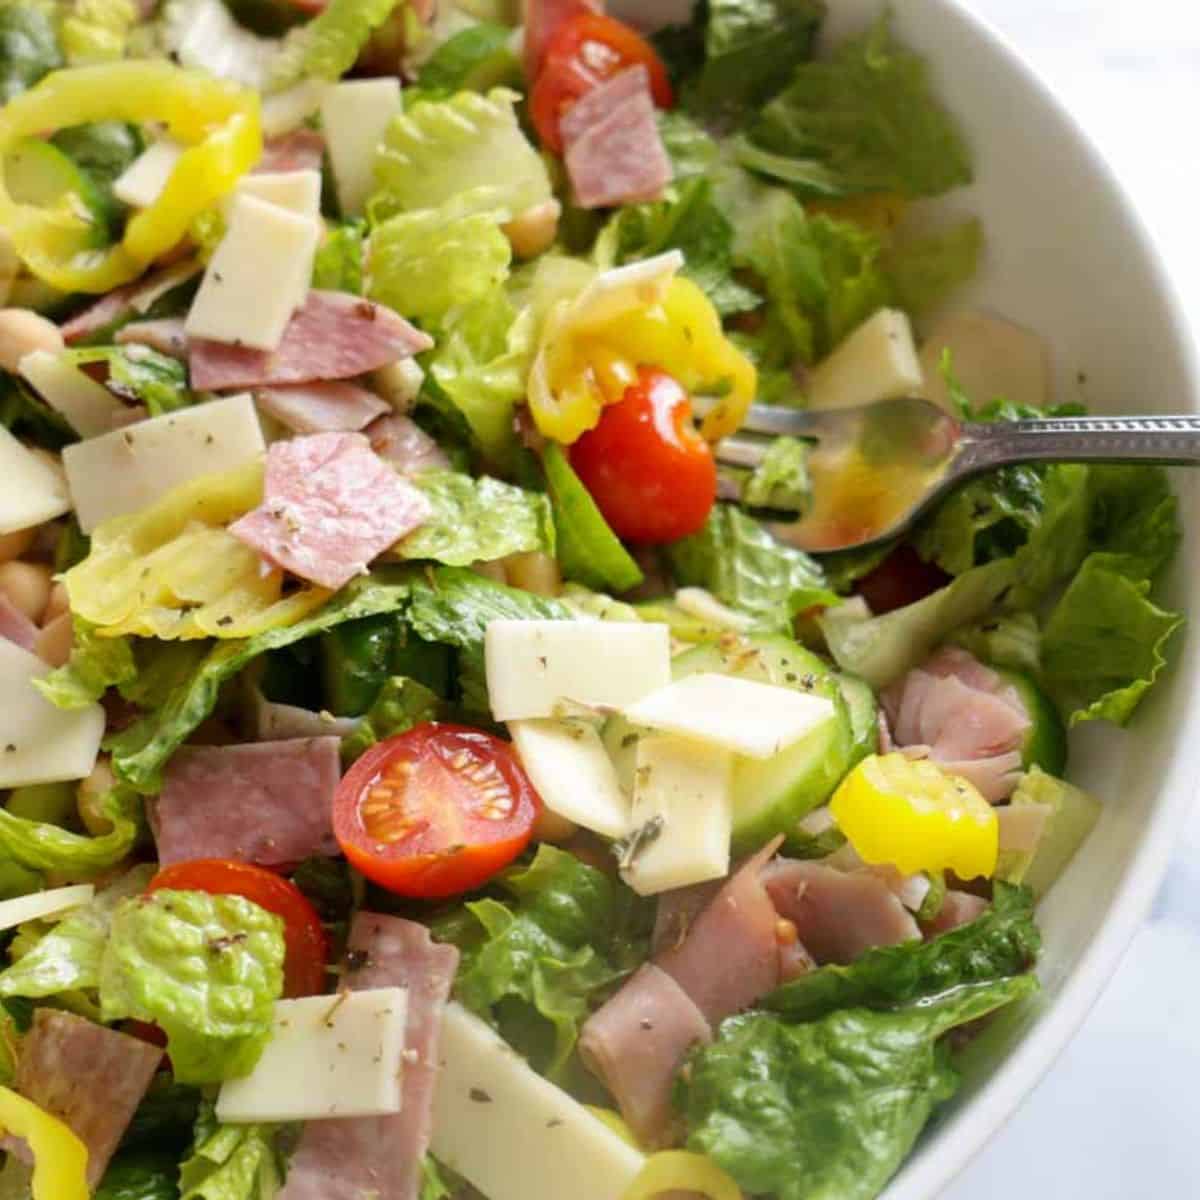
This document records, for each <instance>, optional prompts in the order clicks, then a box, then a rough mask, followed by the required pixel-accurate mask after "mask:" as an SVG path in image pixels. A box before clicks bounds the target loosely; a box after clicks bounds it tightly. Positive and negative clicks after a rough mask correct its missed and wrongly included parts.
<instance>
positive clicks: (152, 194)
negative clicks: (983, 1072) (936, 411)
mask: <svg viewBox="0 0 1200 1200" xmlns="http://www.w3.org/2000/svg"><path fill="white" fill-rule="evenodd" d="M823 18H824V6H823V4H822V3H821V0H707V2H706V3H704V4H702V5H700V6H699V7H698V8H697V10H696V11H695V12H693V11H692V5H691V3H690V0H646V2H644V3H638V4H635V3H633V2H632V0H624V2H619V0H611V7H610V9H609V11H604V8H603V4H602V2H601V0H528V3H527V4H526V5H525V6H524V9H523V11H518V6H517V5H516V4H515V3H514V2H513V0H457V2H452V0H163V2H161V3H156V2H155V0H0V98H2V100H3V108H2V109H0V304H3V305H5V307H3V309H2V310H0V418H2V425H3V428H0V697H2V699H0V789H3V790H2V791H0V932H2V934H3V939H4V940H3V954H2V956H0V1035H2V1036H0V1134H2V1136H3V1150H4V1155H5V1157H4V1161H3V1166H2V1167H0V1195H3V1196H5V1197H14V1198H17V1197H32V1200H86V1198H87V1197H94V1198H95V1200H315V1198H317V1197H321V1198H327V1200H443V1198H448V1197H455V1198H467V1197H483V1198H485V1200H561V1198H562V1197H564V1196H568V1195H569V1196H572V1197H574V1198H575V1200H648V1198H649V1197H654V1196H681V1195H688V1196H701V1197H707V1198H708V1200H738V1198H739V1197H749V1196H754V1197H770V1198H775V1200H828V1198H830V1197H835V1196H836V1197H838V1200H869V1198H870V1197H874V1196H876V1195H878V1194H879V1193H880V1192H881V1190H882V1189H883V1188H884V1187H885V1186H886V1183H887V1181H888V1179H889V1178H890V1177H891V1176H892V1174H893V1173H894V1172H895V1171H896V1169H897V1168H898V1167H899V1166H900V1164H901V1163H902V1162H903V1160H904V1158H905V1156H906V1155H907V1154H908V1152H909V1151H910V1149H911V1148H912V1146H913V1144H914V1143H915V1141H916V1140H917V1138H918V1137H919V1136H920V1134H921V1131H922V1129H923V1128H924V1127H925V1126H926V1124H927V1122H928V1121H929V1120H930V1118H931V1117H933V1116H934V1115H935V1113H936V1112H937V1110H938V1108H939V1106H940V1105H941V1104H942V1103H943V1102H944V1101H946V1100H947V1099H948V1098H949V1097H950V1096H951V1095H952V1094H953V1093H954V1091H955V1089H956V1087H957V1085H958V1083H959V1078H960V1066H959V1057H960V1054H961V1051H962V1050H963V1047H964V1046H965V1045H966V1044H967V1043H968V1042H969V1040H970V1038H971V1037H972V1036H973V1035H974V1034H975V1033H976V1032H977V1031H978V1030H979V1028H980V1027H981V1022H982V1020H983V1018H986V1017H988V1016H989V1015H990V1014H993V1013H995V1012H997V1011H999V1010H1002V1009H1006V1008H1008V1007H1009V1006H1014V1005H1016V1006H1019V1005H1022V1004H1027V1003H1029V1002H1030V998H1031V997H1032V996H1033V994H1034V993H1035V992H1036V989H1037V980H1036V974H1035V966H1036V963H1037V959H1038V953H1039V942H1040V939H1039V933H1038V927H1037V915H1036V906H1037V903H1038V902H1039V901H1040V899H1041V898H1042V897H1043V896H1044V895H1045V894H1046V892H1047V891H1048V890H1049V889H1050V888H1052V887H1053V886H1055V885H1056V881H1057V880H1058V879H1059V878H1060V876H1061V875H1062V873H1063V871H1064V870H1065V869H1066V867H1067V866H1068V864H1069V863H1070V862H1071V860H1072V858H1073V857H1074V855H1075V854H1076V851H1077V850H1078V849H1079V847H1080V845H1081V844H1082V843H1083V842H1084V840H1085V838H1086V837H1087V835H1088V832H1089V831H1090V829H1091V828H1092V826H1093V824H1094V823H1095V821H1096V820H1097V818H1098V815H1099V813H1100V810H1101V800H1100V799H1097V798H1095V797H1093V796H1091V795H1088V794H1087V793H1085V792H1084V791H1082V790H1080V789H1079V788H1078V787H1076V786H1074V785H1073V784H1072V783H1071V782H1069V771H1070V764H1069V761H1068V756H1069V750H1068V737H1067V730H1068V728H1069V727H1070V726H1073V725H1075V724H1078V723H1081V722H1087V721H1095V720H1102V721H1108V722H1112V723H1115V724H1124V723H1126V722H1127V721H1129V720H1130V719H1131V717H1133V715H1134V712H1135V709H1136V708H1137V706H1138V704H1139V703H1140V701H1141V700H1142V698H1143V697H1144V695H1145V694H1146V692H1147V691H1148V690H1149V689H1150V688H1151V687H1152V686H1153V685H1154V683H1155V680H1156V678H1157V677H1158V675H1159V673H1160V671H1161V670H1162V668H1163V666H1164V664H1165V659H1166V654H1167V649H1168V647H1167V643H1168V641H1169V639H1170V638H1171V636H1172V635H1173V634H1174V632H1175V631H1176V629H1177V628H1178V627H1179V626H1180V625H1181V623H1182V618H1181V616H1180V615H1179V614H1177V613H1174V612H1171V611H1169V610H1167V609H1164V608H1163V607H1161V606H1160V605H1159V604H1158V603H1157V602H1156V601H1155V599H1154V598H1153V595H1152V590H1153V586H1154V583H1155V580H1156V579H1157V577H1158V576H1159V574H1160V573H1161V572H1162V570H1163V569H1164V567H1165V566H1166V565H1167V564H1168V563H1169V561H1170V560H1171V557H1172V555H1173V553H1174V550H1175V546H1176V543H1177V541H1178V537H1179V530H1178V521H1177V514H1176V503H1175V499H1174V497H1173V496H1172V494H1171V491H1170V489H1169V487H1168V484H1167V481H1166V477H1165V475H1164V474H1163V473H1162V472H1161V471H1158V470H1155V469H1150V468H1145V467H1117V466H1111V467H1109V466H1105V467H1086V466H1080V465H1066V464H1063V465H1055V464H1050V465H1039V466H1029V467H1012V468H1006V469H1004V470H1001V471H998V472H995V473H993V474H991V475H987V476H984V477H981V478H979V479H977V480H975V481H972V482H970V483H968V484H967V485H965V486H964V487H963V488H962V489H960V490H959V491H958V492H957V493H955V494H954V495H953V496H952V497H951V498H949V499H948V500H947V501H945V502H944V503H943V504H942V505H941V507H940V508H939V509H938V510H937V511H935V512H933V513H932V514H931V515H930V516H928V517H927V518H926V519H925V520H923V522H922V523H921V525H920V526H919V528H918V529H917V530H916V532H915V533H914V534H913V535H912V536H911V537H909V538H907V539H905V540H904V541H903V542H902V543H899V544H895V543H893V544H889V545H883V546H873V547H870V548H868V549H865V550H854V551H841V552H837V553H829V554H823V555H818V556H812V555H809V554H806V553H803V552H802V551H801V550H799V549H797V548H795V547H794V546H793V545H792V544H790V543H789V541H788V536H787V535H788V520H789V514H790V516H791V518H792V519H794V517H795V514H797V513H801V514H802V513H804V512H805V511H807V510H808V508H809V506H810V504H811V502H812V497H811V494H810V492H811V489H810V487H809V481H808V475H807V471H806V457H807V454H808V446H807V444H806V443H805V442H803V441H801V440H796V439H791V438H779V439H778V440H776V441H775V442H773V443H771V445H770V446H769V449H768V451H767V453H766V455H765V457H764V459H763V462H762V465H761V466H759V467H758V468H757V469H755V470H753V471H744V472H742V473H741V475H740V476H739V477H738V478H736V479H730V478H728V477H727V475H726V472H725V469H724V468H720V469H719V468H718V466H717V463H716V460H715V457H714V450H713V448H714V446H715V445H716V444H717V443H719V442H720V440H721V439H722V438H724V437H726V436H727V435H729V434H731V433H733V432H734V431H736V430H737V429H738V427H739V425H740V423H741V422H742V420H743V418H744V416H745V413H746V410H747V407H748V405H749V404H751V403H752V402H754V401H757V402H759V403H773V404H781V405H795V406H811V407H838V406H856V405H863V404H869V403H872V402H874V401H879V400H886V399H889V398H894V397H898V396H904V395H912V394H920V395H924V396H926V397H928V398H930V399H932V400H935V401H936V402H938V403H940V404H942V405H944V406H946V407H947V408H948V409H949V410H951V411H953V412H955V413H959V414H963V415H969V416H971V417H972V418H973V419H976V420H1003V419H1007V418H1012V417H1014V416H1036V415H1039V414H1044V413H1052V414H1061V413H1069V412H1072V411H1079V406H1078V405H1072V404H1061V403H1060V404H1058V405H1057V406H1056V405H1055V403H1054V400H1053V395H1052V387H1051V382H1050V381H1051V378H1052V373H1051V371H1050V367H1049V355H1048V351H1047V348H1046V347H1045V346H1044V344H1043V343H1042V341H1041V340H1040V338H1039V337H1038V336H1037V334H1036V333H1035V332H1032V331H1030V330H1027V329H1025V328H1023V327H1022V326H1021V325H1019V324H1017V323H1015V322H1014V321H1012V320H1008V319H1002V318H1000V317H998V316H996V315H993V314H986V313H981V312H977V311H973V310H971V309H970V308H969V307H966V306H964V305H963V303H962V302H961V295H960V289H962V288H963V287H964V286H965V285H968V284H969V283H970V280H971V279H972V277H973V275H974V273H975V271H976V268H977V265H978V263H979V260H980V258H981V256H982V255H983V254H984V253H986V248H985V236H986V231H985V230H984V229H983V228H982V227H981V225H980V223H979V221H977V220H976V219H974V218H972V217H970V216H964V215H963V212H962V209H961V208H957V209H955V208H951V207H943V206H942V204H941V203H940V202H939V200H938V198H939V197H942V196H944V195H946V194H948V193H952V192H954V190H955V189H957V188H959V187H960V186H962V185H965V184H967V183H969V182H970V180H971V177H972V167H971V161H972V156H971V151H970V149H969V147H968V145H967V142H966V140H965V138H964V136H963V134H962V132H961V130H960V129H959V127H958V125H957V123H956V121H955V118H954V116H953V114H952V113H950V112H948V111H947V110H946V109H945V108H944V107H943V105H942V104H941V103H940V101H939V99H938V97H937V92H936V86H935V80H934V77H933V72H932V71H931V68H930V65H929V64H927V63H925V62H923V61H922V59H921V58H920V57H918V56H917V55H916V54H914V53H913V52H912V51H911V50H910V49H908V48H907V47H906V46H905V45H904V44H903V43H902V42H901V41H900V40H899V39H898V38H897V36H896V35H895V32H894V30H893V28H892V22H891V19H890V16H889V14H888V13H887V12H882V13H881V14H880V16H879V19H878V21H877V22H876V23H875V24H874V25H873V26H872V27H871V28H870V29H867V30H865V31H863V32H862V33H861V34H860V35H858V36H857V37H854V38H851V39H850V40H846V41H843V42H841V43H840V44H827V39H825V38H824V37H823V32H822V24H823ZM951 203H952V204H955V203H958V201H957V200H952V201H951ZM1009 316H1011V317H1015V318H1016V319H1017V320H1019V318H1020V314H1019V313H1017V314H1009ZM730 484H736V485H737V486H736V492H731V491H730V490H729V489H728V486H727V485H730ZM881 486H883V481H882V480H881V479H879V478H873V477H872V474H871V471H870V467H869V463H868V464H866V466H865V467H864V470H863V474H862V480H861V489H860V491H861V494H859V492H854V493H847V495H846V496H844V497H839V499H838V505H839V514H840V515H841V516H842V517H844V519H845V522H846V526H847V528H848V529H852V528H854V527H855V523H856V521H859V520H860V519H861V518H862V515H863V513H864V512H865V511H866V510H867V508H869V505H870V504H871V503H872V497H877V496H878V493H879V488H880V487H881ZM730 494H737V495H738V496H739V497H740V500H739V502H738V503H736V504H735V503H731V502H729V501H727V500H723V499H719V498H718V497H719V496H724V495H730ZM1102 799H1103V800H1104V801H1105V802H1108V803H1117V802H1119V797H1117V796H1109V797H1104V798H1102Z"/></svg>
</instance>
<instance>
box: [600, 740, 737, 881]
mask: <svg viewBox="0 0 1200 1200" xmlns="http://www.w3.org/2000/svg"><path fill="white" fill-rule="evenodd" d="M732 775H733V755H731V754H730V753H729V751H728V750H722V749H721V748H720V747H718V746H713V745H710V744H709V743H707V742H696V741H693V740H692V739H691V738H681V737H675V736H673V735H671V734H653V735H648V736H646V737H643V738H642V739H641V740H640V741H639V742H638V748H637V771H636V772H635V775H634V789H633V814H632V817H631V818H630V829H631V831H632V832H631V838H630V842H629V851H628V859H627V861H625V862H624V863H622V867H621V878H622V879H624V880H625V882H626V883H627V884H629V886H630V887H631V888H633V890H634V891H635V892H637V893H638V894H639V895H642V896H652V895H656V894H657V893H659V892H666V891H669V890H670V889H671V888H678V887H686V886H687V885H688V884H691V883H704V882H705V881H707V880H709V879H722V878H724V876H726V875H728V874H729V839H730V834H731V833H732V830H733V803H732V796H731V791H730V779H731V778H732Z"/></svg>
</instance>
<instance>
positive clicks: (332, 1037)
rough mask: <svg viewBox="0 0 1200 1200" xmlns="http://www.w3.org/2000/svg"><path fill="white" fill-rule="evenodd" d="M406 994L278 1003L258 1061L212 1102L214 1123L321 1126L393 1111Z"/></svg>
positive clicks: (387, 991)
mask: <svg viewBox="0 0 1200 1200" xmlns="http://www.w3.org/2000/svg"><path fill="white" fill-rule="evenodd" d="M407 1013H408V992H407V990H406V989H405V988H397V987H389V988H373V989H370V990H368V991H362V992H344V993H342V994H341V995H338V996H307V997H305V998H304V999H302V1000H279V1001H277V1002H276V1004H275V1024H274V1027H273V1028H272V1030H271V1040H270V1041H269V1042H268V1043H267V1046H266V1049H265V1050H264V1051H263V1054H262V1058H260V1059H259V1060H258V1064H257V1065H256V1066H255V1068H254V1070H253V1071H251V1072H250V1074H249V1075H246V1076H243V1077H242V1078H241V1079H230V1080H228V1081H226V1082H225V1083H223V1084H222V1085H221V1091H220V1094H219V1095H218V1096H217V1120H218V1121H225V1122H230V1123H241V1122H254V1123H257V1122H259V1121H320V1120H327V1119H329V1118H333V1117H378V1116H382V1115H383V1114H385V1113H395V1112H399V1111H400V1081H401V1076H402V1074H403V1066H404V1025H405V1021H406V1019H407Z"/></svg>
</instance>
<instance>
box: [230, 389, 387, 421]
mask: <svg viewBox="0 0 1200 1200" xmlns="http://www.w3.org/2000/svg"><path fill="white" fill-rule="evenodd" d="M254 400H255V403H257V405H258V407H259V409H260V410H261V411H262V412H265V413H266V414H267V416H269V417H274V418H275V420H276V421H278V422H279V423H280V424H281V425H286V426H287V427H288V428H289V429H291V430H293V431H294V432H296V433H357V432H358V431H359V430H360V429H364V428H366V426H368V425H369V424H370V423H371V422H372V421H374V420H375V418H376V417H381V416H383V414H384V413H386V412H390V411H391V406H390V405H389V404H388V402H387V401H386V400H381V399H380V398H379V397H378V396H377V395H375V393H374V392H371V391H368V390H367V389H366V388H365V387H361V386H359V385H358V384H357V383H348V382H343V381H341V380H334V381H332V382H329V383H295V384H281V385H279V386H277V387H265V388H257V389H255V392H254Z"/></svg>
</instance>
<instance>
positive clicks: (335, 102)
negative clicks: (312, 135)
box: [321, 76, 400, 216]
mask: <svg viewBox="0 0 1200 1200" xmlns="http://www.w3.org/2000/svg"><path fill="white" fill-rule="evenodd" d="M399 111H400V81H399V80H398V79H397V78H395V76H388V77H387V78H383V79H352V80H348V81H346V82H344V83H339V84H335V85H334V86H333V87H331V88H330V89H329V90H328V91H327V92H326V93H325V94H324V96H323V97H322V98H321V124H322V126H323V127H324V130H325V144H326V145H327V146H328V147H329V160H330V163H331V164H332V166H333V178H334V181H335V182H336V183H337V193H338V203H339V204H340V205H341V209H342V212H343V213H344V214H345V215H346V216H360V215H361V214H362V212H363V206H364V205H365V204H366V202H367V197H368V196H369V195H370V194H371V192H373V191H374V190H375V153H376V151H377V150H378V149H379V143H380V142H381V141H382V140H383V135H384V131H385V130H386V129H387V127H388V124H389V123H390V121H391V120H392V118H393V117H394V116H395V115H396V114H397V113H398V112H399Z"/></svg>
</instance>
